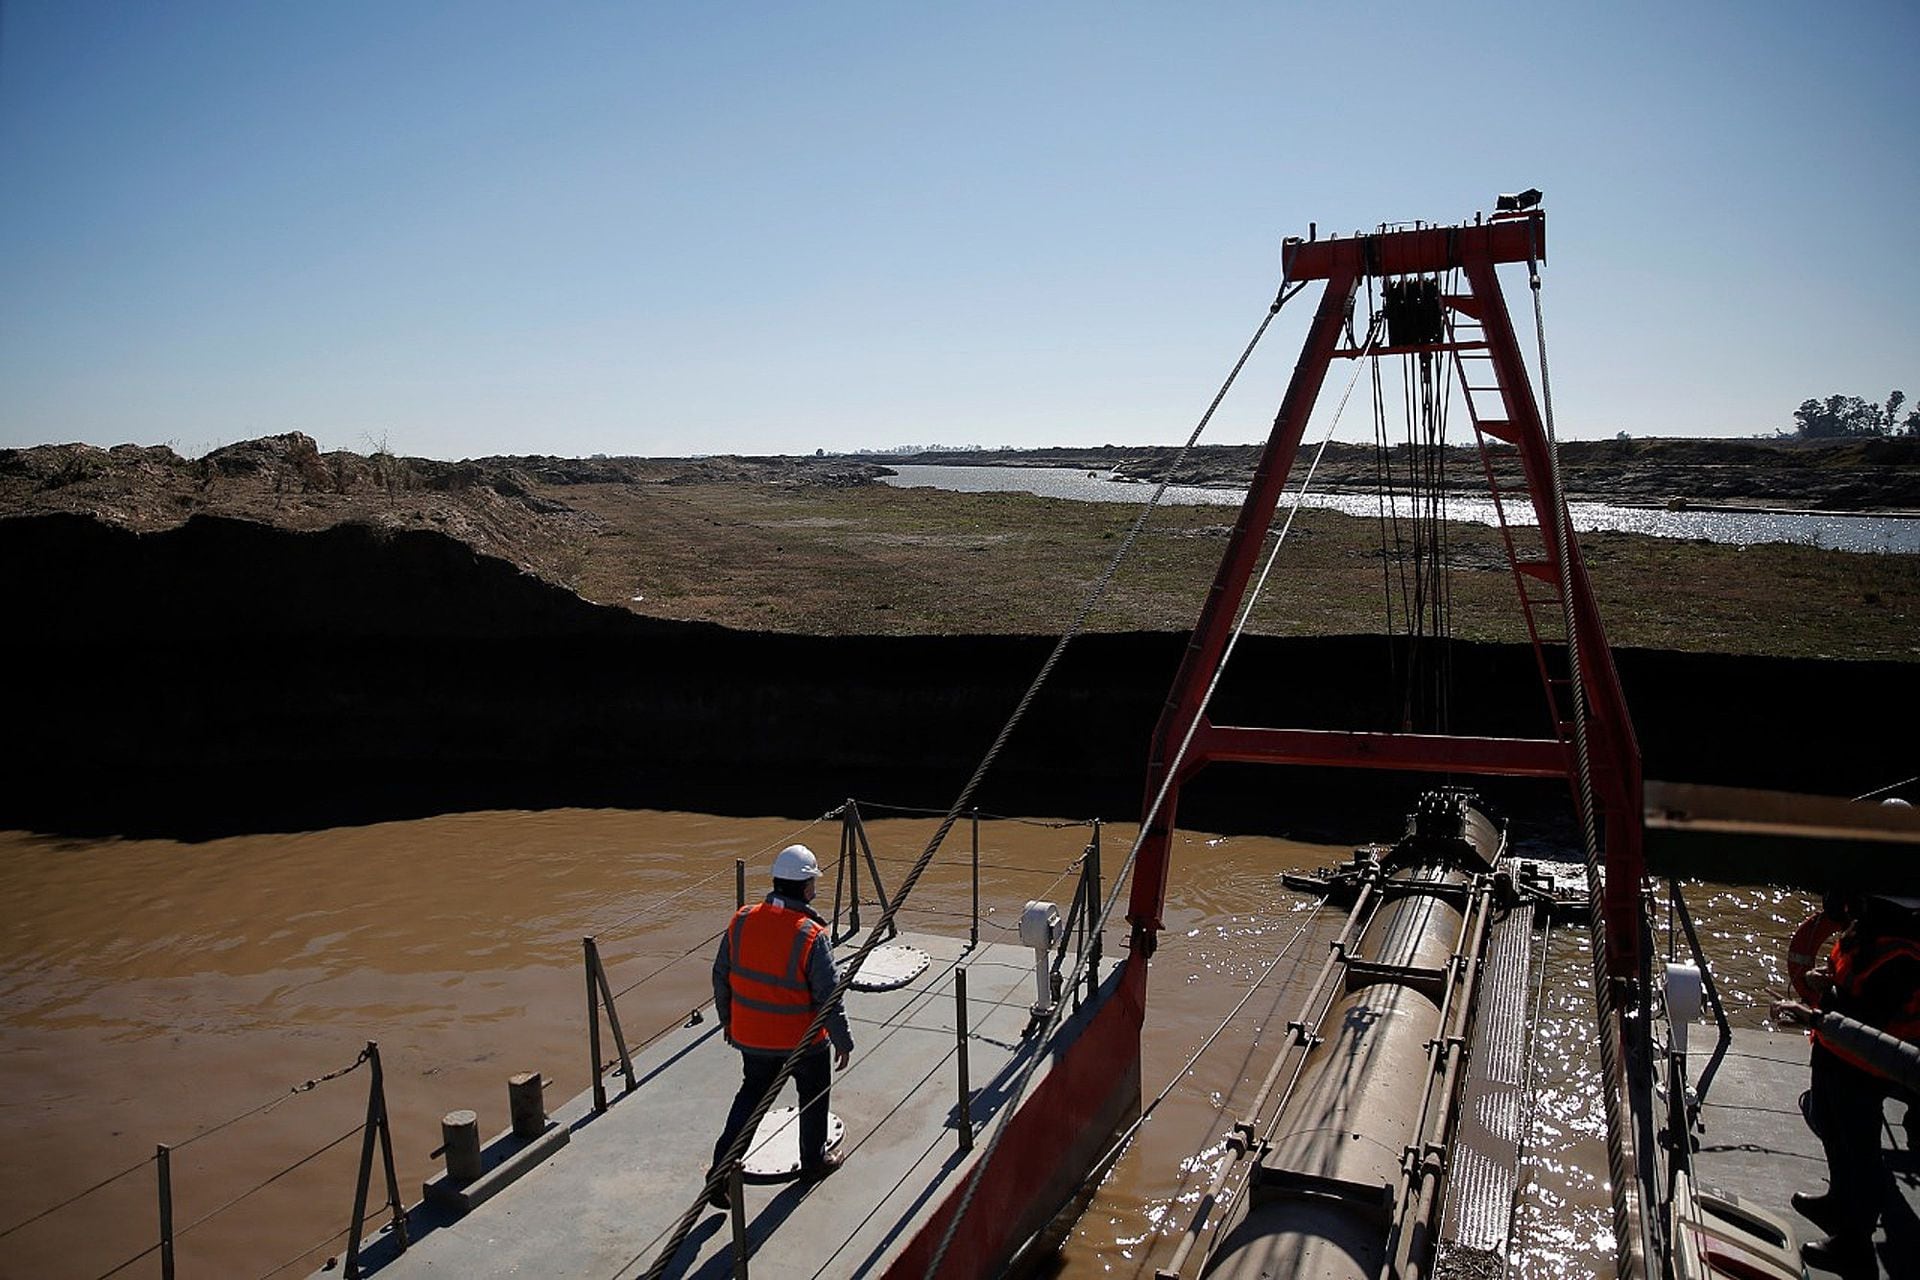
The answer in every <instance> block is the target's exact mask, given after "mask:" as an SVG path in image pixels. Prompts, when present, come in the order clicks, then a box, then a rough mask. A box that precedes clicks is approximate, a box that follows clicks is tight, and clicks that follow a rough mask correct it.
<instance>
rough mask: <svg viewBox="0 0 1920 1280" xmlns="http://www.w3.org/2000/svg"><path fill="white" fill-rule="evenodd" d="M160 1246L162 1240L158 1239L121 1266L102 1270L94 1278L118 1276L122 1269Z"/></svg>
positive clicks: (104, 1278)
mask: <svg viewBox="0 0 1920 1280" xmlns="http://www.w3.org/2000/svg"><path fill="white" fill-rule="evenodd" d="M159 1248H160V1242H159V1241H158V1240H155V1241H154V1242H153V1243H152V1244H150V1245H148V1246H147V1247H146V1248H144V1249H142V1250H141V1251H140V1252H138V1253H136V1254H134V1255H133V1256H132V1257H131V1258H128V1259H127V1260H126V1261H125V1262H123V1263H121V1264H120V1265H119V1266H117V1267H115V1268H114V1269H113V1270H111V1271H102V1272H101V1273H100V1274H99V1275H97V1276H95V1277H94V1280H107V1277H108V1276H117V1275H119V1274H120V1273H121V1272H122V1271H125V1270H126V1269H127V1268H128V1267H130V1266H132V1265H133V1264H134V1263H136V1262H138V1261H140V1259H142V1258H144V1257H146V1256H147V1255H148V1254H150V1253H154V1252H157V1251H158V1250H159Z"/></svg>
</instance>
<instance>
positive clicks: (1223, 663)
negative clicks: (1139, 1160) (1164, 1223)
mask: <svg viewBox="0 0 1920 1280" xmlns="http://www.w3.org/2000/svg"><path fill="white" fill-rule="evenodd" d="M1378 329H1379V325H1378V323H1377V322H1375V323H1373V324H1372V325H1370V326H1369V328H1368V331H1367V341H1366V343H1365V346H1364V348H1363V349H1362V350H1361V353H1360V354H1361V357H1362V358H1364V357H1365V356H1366V354H1367V353H1368V352H1370V351H1372V349H1373V346H1374V343H1375V341H1376V338H1377V336H1378ZM1243 358H1244V357H1243ZM1359 380H1360V367H1358V366H1356V367H1355V369H1354V371H1353V377H1352V378H1351V379H1349V380H1348V382H1347V389H1346V391H1345V393H1344V394H1342V395H1341V397H1340V407H1339V408H1338V409H1336V410H1335V411H1334V415H1333V420H1332V421H1331V422H1329V423H1328V424H1327V434H1326V435H1325V436H1324V437H1322V439H1321V441H1320V447H1319V448H1318V449H1316V450H1315V451H1314V455H1313V463H1312V465H1310V466H1309V467H1308V468H1307V474H1306V476H1305V477H1303V478H1302V480H1301V481H1300V488H1299V489H1298V490H1296V491H1295V493H1294V500H1293V506H1292V507H1291V508H1290V509H1289V510H1288V512H1287V519H1286V521H1285V523H1284V524H1282V525H1281V528H1280V533H1279V536H1278V537H1276V538H1275V539H1274V544H1273V550H1272V551H1271V552H1269V553H1268V556H1267V561H1266V564H1265V565H1263V566H1262V567H1261V570H1260V577H1259V579H1258V580H1257V581H1256V582H1255V584H1254V587H1253V589H1252V590H1251V591H1250V592H1248V594H1247V597H1246V599H1245V601H1244V602H1243V603H1242V607H1241V610H1240V617H1239V620H1238V621H1237V622H1236V623H1235V624H1234V628H1233V631H1232V633H1231V634H1230V635H1229V636H1228V637H1227V643H1226V647H1225V649H1224V650H1223V651H1222V652H1221V655H1220V661H1219V662H1218V663H1217V664H1216V665H1215V666H1214V669H1213V675H1212V678H1211V679H1210V680H1209V681H1208V683H1207V688H1206V692H1205V693H1204V694H1202V695H1201V698H1200V704H1199V706H1198V708H1197V709H1196V710H1195V712H1194V717H1193V721H1192V723H1190V724H1189V725H1188V726H1187V730H1186V733H1185V735H1184V736H1183V737H1182V738H1181V739H1180V746H1179V749H1178V750H1176V751H1175V752H1174V755H1173V760H1172V762H1171V763H1170V764H1169V765H1168V767H1167V769H1166V774H1165V777H1164V778H1162V780H1161V783H1160V787H1159V790H1158V791H1157V792H1156V793H1155V795H1154V797H1153V803H1152V804H1151V805H1149V806H1148V808H1147V814H1146V816H1145V817H1144V818H1142V819H1141V820H1140V832H1139V834H1138V835H1137V836H1135V837H1134V841H1133V846H1132V848H1130V849H1129V850H1128V851H1127V856H1126V858H1125V860H1124V861H1123V862H1122V864H1121V866H1120V870H1119V872H1118V873H1117V874H1116V875H1115V876H1114V877H1113V889H1112V891H1111V892H1110V893H1109V894H1108V895H1107V900H1106V903H1105V904H1104V906H1103V907H1102V910H1101V913H1100V922H1099V924H1098V926H1097V929H1098V930H1101V931H1104V930H1105V929H1106V927H1107V921H1108V920H1109V919H1110V918H1111V917H1112V915H1113V909H1114V907H1115V906H1116V905H1117V904H1118V902H1119V900H1120V890H1121V888H1122V887H1123V886H1124V884H1125V882H1126V878H1127V873H1128V872H1130V871H1131V870H1132V869H1133V864H1134V862H1135V861H1136V860H1137V859H1138V858H1139V856H1140V847H1141V845H1143V844H1144V843H1146V838H1147V833H1148V832H1149V831H1150V830H1152V828H1153V822H1154V819H1155V818H1157V817H1158V816H1159V814H1160V807H1161V805H1163V804H1165V803H1166V799H1167V793H1168V791H1169V790H1171V789H1172V786H1173V780H1174V779H1175V778H1177V777H1179V776H1180V766H1181V764H1182V763H1183V762H1184V761H1185V759H1186V755H1187V750H1188V748H1190V747H1191V746H1192V745H1193V737H1194V734H1195V733H1197V732H1198V731H1199V728H1200V721H1201V720H1202V719H1204V718H1205V716H1206V713H1207V708H1208V707H1209V706H1210V705H1211V704H1212V702H1213V695H1214V693H1215V691H1216V690H1218V689H1219V687H1220V677H1221V674H1222V673H1223V672H1224V671H1225V670H1226V667H1227V663H1228V661H1229V660H1230V659H1231V658H1232V657H1233V652H1234V650H1235V649H1236V648H1237V647H1238V646H1239V643H1240V637H1241V635H1242V634H1243V633H1244V632H1245V631H1246V627H1247V621H1248V619H1250V618H1251V617H1252V616H1253V606H1254V604H1255V603H1256V602H1257V601H1258V600H1259V599H1260V596H1261V593H1262V592H1263V591H1264V590H1265V588H1266V584H1267V578H1268V576H1269V575H1271V574H1272V572H1273V566H1274V564H1275V562H1276V561H1277V560H1278V559H1279V556H1280V548H1281V547H1283V546H1284V545H1286V541H1287V535H1288V533H1289V532H1291V531H1292V529H1293V521H1294V517H1295V516H1297V515H1299V513H1300V505H1301V503H1302V502H1303V501H1304V500H1305V498H1306V495H1307V490H1308V489H1309V488H1310V487H1311V486H1312V484H1313V477H1314V474H1315V472H1317V471H1318V470H1319V469H1320V460H1321V459H1322V458H1323V457H1325V456H1326V452H1327V445H1328V444H1329V443H1330V442H1331V441H1332V439H1333V432H1334V428H1335V427H1337V426H1339V424H1340V417H1341V415H1342V414H1344V413H1345V412H1346V407H1347V401H1348V399H1349V398H1351V397H1352V395H1353V388H1354V386H1355V385H1356V384H1357V383H1358V382H1359ZM1086 961H1087V957H1085V956H1082V957H1081V958H1080V961H1079V962H1078V963H1076V964H1075V966H1074V974H1073V981H1074V982H1075V983H1077V982H1078V981H1079V980H1080V979H1081V977H1082V976H1084V970H1085V967H1086ZM1064 1008H1065V1006H1064V1004H1056V1005H1055V1006H1054V1008H1053V1012H1052V1013H1051V1014H1050V1015H1049V1016H1048V1018H1047V1021H1046V1023H1045V1024H1044V1026H1043V1027H1042V1028H1039V1029H1038V1032H1037V1033H1038V1034H1039V1035H1040V1036H1041V1038H1042V1039H1044V1038H1045V1037H1046V1036H1047V1035H1050V1034H1051V1033H1052V1031H1053V1029H1054V1027H1055V1026H1056V1025H1057V1024H1058V1023H1059V1020H1060V1016H1061V1013H1062V1011H1063V1009H1064ZM1039 1062H1040V1060H1039V1058H1037V1057H1036V1058H1034V1059H1033V1060H1031V1061H1029V1063H1028V1064H1027V1066H1026V1068H1025V1069H1024V1070H1022V1072H1021V1073H1020V1077H1019V1078H1018V1079H1017V1080H1016V1081H1015V1082H1014V1085H1013V1088H1012V1089H1011V1090H1010V1091H1009V1095H1008V1096H1009V1098H1010V1099H1011V1105H1009V1106H1008V1107H1006V1108H1005V1109H1003V1110H1002V1112H1001V1114H1000V1118H999V1120H998V1121H997V1122H996V1124H995V1127H994V1130H993V1134H992V1136H991V1137H990V1138H989V1139H988V1140H987V1146H986V1150H985V1151H984V1152H983V1153H982V1154H981V1156H980V1157H979V1160H978V1162H977V1163H976V1164H975V1165H974V1167H973V1171H972V1172H971V1173H970V1174H969V1175H968V1177H967V1185H966V1189H965V1191H964V1192H963V1193H962V1195H961V1198H960V1205H959V1208H958V1210H957V1211H956V1212H955V1213H954V1215H953V1217H952V1218H950V1219H949V1220H948V1222H947V1229H946V1233H945V1234H944V1235H943V1236H942V1237H941V1239H940V1247H939V1249H938V1250H936V1251H935V1253H934V1256H933V1260H932V1262H931V1263H930V1264H929V1265H928V1267H927V1271H926V1275H927V1277H928V1280H933V1277H935V1276H937V1275H938V1274H939V1271H940V1263H941V1262H942V1261H943V1260H944V1259H945V1258H946V1256H947V1250H948V1249H949V1248H950V1247H951V1246H952V1244H953V1236H954V1232H955V1231H956V1230H957V1229H958V1227H959V1225H960V1223H961V1221H962V1220H964V1219H965V1217H966V1215H967V1210H968V1208H969V1207H970V1206H971V1205H972V1203H973V1197H974V1194H975V1193H976V1192H977V1191H978V1190H979V1186H980V1176H981V1174H982V1173H984V1172H985V1171H986V1168H987V1165H988V1164H989V1163H991V1161H992V1159H993V1153H994V1151H995V1150H996V1149H997V1148H998V1147H999V1145H1000V1140H1001V1139H1002V1138H1003V1137H1005V1136H1006V1133H1007V1127H1008V1125H1007V1122H1008V1120H1009V1119H1010V1118H1011V1116H1012V1115H1013V1113H1014V1112H1015V1111H1017V1110H1018V1109H1019V1102H1020V1099H1022V1098H1023V1097H1024V1096H1025V1095H1026V1089H1027V1085H1028V1084H1029V1083H1030V1082H1031V1081H1032V1079H1033V1073H1034V1071H1035V1070H1037V1069H1038V1066H1039Z"/></svg>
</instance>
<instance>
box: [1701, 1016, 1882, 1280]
mask: <svg viewBox="0 0 1920 1280" xmlns="http://www.w3.org/2000/svg"><path fill="white" fill-rule="evenodd" d="M1690 1049H1691V1052H1690V1053H1689V1054H1688V1055H1687V1056H1688V1059H1689V1061H1688V1074H1689V1075H1690V1076H1692V1077H1693V1078H1694V1079H1698V1078H1699V1075H1700V1072H1701V1071H1702V1070H1703V1069H1704V1068H1705V1066H1706V1062H1707V1059H1708V1057H1709V1056H1711V1054H1712V1052H1713V1036H1712V1035H1711V1034H1710V1033H1708V1034H1698V1033H1696V1037H1695V1043H1694V1044H1693V1045H1692V1046H1690ZM1807 1080H1808V1076H1807V1038H1806V1037H1805V1036H1804V1035H1801V1034H1799V1033H1797V1032H1782V1031H1748V1030H1739V1031H1735V1032H1734V1033H1733V1043H1732V1045H1731V1046H1730V1047H1729V1048H1728V1050H1727V1057H1726V1061H1725V1062H1724V1063H1723V1064H1722V1065H1721V1068H1720V1072H1719V1074H1718V1075H1716V1076H1714V1078H1713V1084H1712V1087H1711V1088H1710V1089H1709V1090H1708V1092H1707V1102H1706V1106H1705V1107H1703V1108H1702V1109H1701V1122H1702V1129H1703V1131H1702V1132H1701V1134H1700V1150H1699V1153H1698V1154H1697V1155H1695V1156H1694V1171H1695V1176H1696V1178H1697V1179H1698V1181H1699V1183H1700V1185H1701V1186H1703V1187H1706V1188H1709V1189H1712V1190H1715V1191H1719V1192H1722V1193H1726V1192H1731V1193H1733V1194H1734V1195H1737V1196H1739V1197H1740V1198H1741V1199H1743V1200H1746V1201H1748V1202H1750V1203H1752V1204H1754V1205H1757V1206H1758V1207H1759V1208H1761V1209H1764V1210H1766V1211H1767V1212H1769V1213H1772V1214H1774V1215H1775V1216H1777V1217H1780V1218H1783V1219H1785V1220H1786V1221H1787V1222H1788V1223H1790V1224H1791V1225H1792V1226H1793V1228H1794V1231H1795V1232H1796V1233H1797V1235H1798V1236H1799V1239H1800V1241H1801V1242H1805V1241H1807V1240H1817V1239H1819V1238H1820V1237H1821V1236H1823V1235H1825V1234H1826V1232H1825V1231H1823V1230H1821V1229H1820V1228H1819V1227H1816V1226H1815V1225H1814V1224H1813V1223H1811V1222H1809V1221H1808V1220H1807V1219H1805V1218H1803V1217H1801V1216H1800V1215H1799V1214H1797V1213H1795V1212H1793V1210H1792V1209H1791V1208H1790V1207H1789V1206H1788V1203H1787V1197H1788V1196H1789V1195H1790V1194H1792V1193H1793V1192H1795V1191H1811V1192H1819V1191H1823V1190H1825V1189H1826V1185H1827V1162H1826V1157H1825V1156H1824V1155H1823V1154H1822V1153H1821V1150H1820V1141H1819V1139H1817V1138H1815V1137H1814V1136H1813V1131H1812V1130H1810V1129H1808V1128H1807V1125H1806V1122H1805V1120H1803V1119H1802V1118H1801V1115H1800V1094H1801V1093H1802V1092H1803V1091H1804V1090H1805V1089H1806V1087H1807ZM1907 1110H1908V1108H1907V1107H1906V1106H1905V1105H1904V1104H1902V1103H1899V1102H1889V1103H1888V1104H1887V1107H1886V1114H1887V1117H1888V1121H1889V1123H1888V1125H1887V1127H1886V1128H1885V1129H1883V1130H1882V1139H1883V1150H1882V1154H1883V1156H1884V1157H1885V1159H1886V1160H1887V1161H1888V1163H1889V1164H1891V1165H1892V1167H1893V1173H1894V1186H1895V1189H1896V1190H1897V1191H1898V1193H1899V1198H1900V1201H1901V1203H1900V1204H1898V1205H1895V1206H1892V1207H1891V1208H1890V1209H1889V1210H1888V1215H1889V1216H1890V1217H1892V1218H1893V1221H1892V1222H1891V1223H1888V1222H1887V1221H1886V1220H1885V1219H1883V1221H1882V1225H1881V1229H1880V1231H1879V1233H1878V1234H1877V1235H1876V1236H1875V1237H1874V1246H1875V1252H1876V1253H1877V1254H1878V1257H1879V1262H1880V1274H1881V1275H1882V1276H1887V1277H1892V1278H1894V1280H1899V1278H1901V1277H1911V1276H1916V1275H1920V1159H1916V1153H1915V1152H1914V1150H1913V1147H1912V1145H1911V1141H1910V1138H1909V1135H1908V1133H1907V1130H1906V1126H1905V1124H1904V1120H1905V1118H1906V1113H1907ZM1903 1210H1904V1212H1903ZM1890 1228H1891V1239H1890V1238H1889V1234H1890V1230H1889V1229H1890ZM1812 1274H1813V1275H1815V1276H1819V1275H1824V1274H1828V1273H1826V1272H1819V1271H1815V1272H1813V1273H1812Z"/></svg>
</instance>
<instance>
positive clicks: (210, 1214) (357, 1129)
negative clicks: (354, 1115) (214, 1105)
mask: <svg viewBox="0 0 1920 1280" xmlns="http://www.w3.org/2000/svg"><path fill="white" fill-rule="evenodd" d="M366 1127H367V1126H366V1125H365V1124H364V1123H362V1124H356V1125H354V1126H353V1128H351V1129H349V1130H347V1131H346V1132H345V1133H343V1134H341V1135H340V1136H339V1137H337V1138H335V1139H334V1140H333V1141H332V1142H329V1143H327V1145H325V1146H324V1147H321V1148H320V1149H319V1150H318V1151H310V1152H308V1153H307V1154H306V1155H304V1156H301V1157H300V1158H299V1159H298V1160H295V1161H294V1162H293V1163H292V1164H290V1165H288V1166H287V1167H286V1168H284V1169H282V1170H281V1171H280V1172H278V1173H276V1174H274V1175H273V1176H272V1177H271V1178H268V1179H267V1180H266V1181H265V1182H262V1183H259V1184H257V1185H255V1186H252V1187H249V1188H247V1189H246V1190H245V1191H242V1192H241V1193H240V1194H239V1195H237V1196H235V1197H234V1198H233V1199H231V1200H229V1201H227V1202H226V1203H225V1204H223V1205H221V1206H220V1207H219V1208H218V1209H209V1210H207V1212H205V1213H203V1214H201V1215H200V1216H199V1217H197V1218H195V1219H194V1220H193V1221H192V1222H189V1223H188V1224H187V1225H186V1226H184V1227H181V1228H180V1229H179V1230H177V1231H175V1232H174V1233H173V1238H174V1239H175V1240H178V1239H179V1238H180V1237H181V1236H184V1235H186V1234H187V1232H189V1231H191V1230H193V1229H194V1228H195V1227H197V1226H199V1225H201V1224H202V1223H204V1222H206V1221H207V1220H208V1219H209V1218H215V1217H218V1216H219V1215H220V1214H223V1213H225V1212H226V1211H227V1210H229V1209H231V1208H233V1206H235V1205H237V1204H239V1203H240V1202H241V1201H242V1200H245V1199H246V1198H247V1197H248V1196H250V1195H252V1194H253V1193H254V1192H256V1191H260V1190H263V1189H264V1188H266V1187H270V1186H272V1185H273V1184H274V1183H276V1182H278V1181H280V1179H282V1178H284V1177H286V1176H287V1175H288V1174H290V1173H292V1172H293V1171H294V1170H295V1169H298V1168H299V1167H300V1166H301V1165H304V1164H307V1163H310V1162H311V1161H314V1160H317V1159H319V1158H320V1157H321V1156H323V1155H325V1154H326V1153H327V1152H329V1151H331V1150H333V1149H334V1148H335V1147H337V1146H339V1145H340V1144H341V1143H343V1142H345V1141H346V1140H347V1139H348V1138H351V1137H354V1136H355V1135H357V1134H360V1133H363V1132H365V1131H366ZM312 1252H313V1250H311V1249H309V1250H307V1253H312ZM301 1256H302V1257H305V1256H306V1254H302V1255H301Z"/></svg>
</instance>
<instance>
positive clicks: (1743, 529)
mask: <svg viewBox="0 0 1920 1280" xmlns="http://www.w3.org/2000/svg"><path fill="white" fill-rule="evenodd" d="M893 470H894V471H895V472H896V473H897V474H896V475H893V476H889V477H886V483H887V484H890V485H894V486H896V487H899V488H907V489H915V488H925V489H949V490H952V491H954V492H957V493H1033V494H1038V495H1040V496H1041V497H1044V498H1071V499H1073V500H1074V501H1077V502H1127V503H1139V502H1144V501H1146V498H1147V495H1148V494H1150V493H1151V492H1152V488H1151V486H1148V485H1144V484H1129V483H1123V482H1118V481H1115V480H1114V479H1113V477H1112V474H1111V473H1109V472H1086V471H1078V470H1074V469H1072V468H1067V467H929V466H895V467H894V468H893ZM1246 496H1247V494H1246V490H1244V489H1215V488H1203V487H1200V486H1198V485H1169V486H1168V487H1167V492H1166V496H1165V497H1164V498H1162V499H1161V501H1162V502H1165V503H1172V504H1176V505H1181V506H1232V507H1237V506H1239V505H1240V504H1241V502H1242V501H1244V500H1245V498H1246ZM1292 500H1293V499H1292V497H1291V496H1289V497H1288V498H1286V499H1285V500H1284V501H1283V505H1284V504H1285V503H1291V502H1292ZM1402 501H1403V503H1404V499H1403V500H1402ZM1302 505H1304V506H1308V507H1316V508H1323V509H1327V510H1332V511H1339V512H1342V513H1344V514H1346V515H1350V516H1362V517H1367V518H1372V517H1373V516H1375V515H1377V514H1379V512H1380V511H1381V506H1380V499H1379V498H1378V497H1376V496H1375V495H1374V494H1371V493H1322V492H1314V493H1309V494H1308V495H1307V496H1306V498H1305V500H1304V501H1303V503H1302ZM1568 509H1569V511H1570V512H1571V513H1572V515H1573V527H1574V528H1575V529H1576V530H1577V531H1579V532H1581V533H1586V532H1590V531H1595V530H1599V531H1608V532H1617V533H1644V534H1649V535H1651V536H1653V537H1656V538H1699V539H1704V540H1706V541H1709V542H1725V543H1731V544H1735V545H1739V546H1748V545H1752V544H1754V543H1761V542H1787V543H1795V544H1799V545H1802V546H1809V547H1823V548H1826V549H1828V550H1834V551H1882V552H1895V553H1899V554H1903V555H1913V554H1920V520H1915V519H1901V518H1899V517H1893V516H1850V515H1833V514H1827V513H1821V514H1814V513H1799V512H1790V513H1769V512H1742V511H1667V510H1664V509H1661V508H1656V507H1622V506H1614V505H1612V504H1609V503H1604V502H1572V503H1569V504H1568ZM1401 510H1402V513H1403V514H1404V513H1405V510H1406V508H1405V506H1404V505H1403V506H1402V508H1401ZM1447 513H1448V516H1449V517H1450V518H1451V519H1454V520H1459V521H1463V522H1465V523H1469V524H1484V525H1493V524H1495V523H1496V519H1495V513H1494V507H1493V501H1492V499H1490V498H1475V497H1454V498H1452V499H1450V500H1449V501H1448V504H1447ZM1506 516H1507V523H1509V524H1512V525H1530V524H1532V523H1534V520H1533V511H1532V508H1531V507H1528V506H1526V505H1525V504H1517V505H1515V504H1509V505H1508V506H1507V509H1506Z"/></svg>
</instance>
